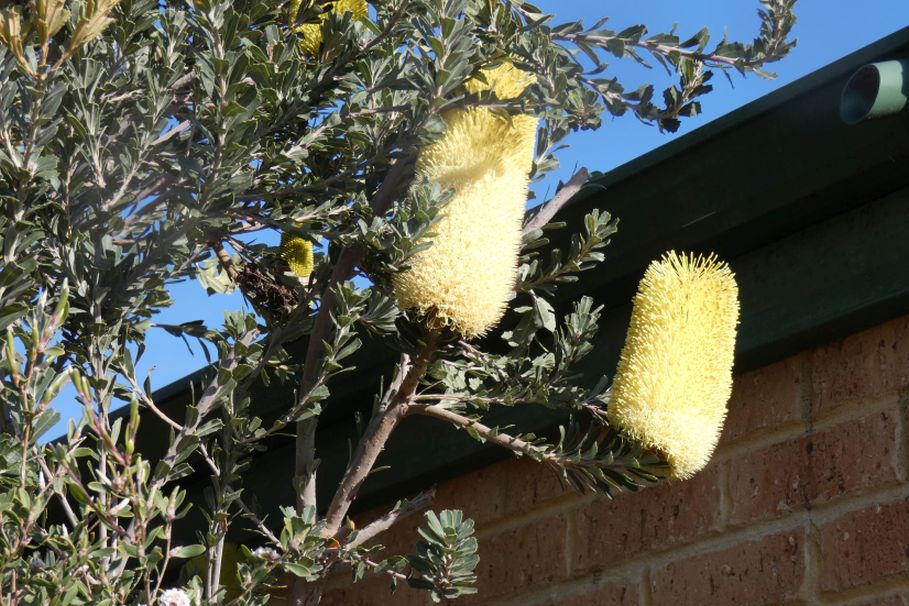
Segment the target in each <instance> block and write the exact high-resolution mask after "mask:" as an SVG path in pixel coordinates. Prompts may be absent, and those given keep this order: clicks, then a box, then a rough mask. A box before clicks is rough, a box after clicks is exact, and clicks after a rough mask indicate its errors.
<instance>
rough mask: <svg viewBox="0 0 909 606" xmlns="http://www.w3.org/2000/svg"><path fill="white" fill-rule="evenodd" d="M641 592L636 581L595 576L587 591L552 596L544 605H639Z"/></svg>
mask: <svg viewBox="0 0 909 606" xmlns="http://www.w3.org/2000/svg"><path fill="white" fill-rule="evenodd" d="M639 594H640V590H639V588H638V584H637V583H636V582H632V583H603V582H602V581H600V580H599V578H598V577H596V576H594V577H591V583H590V586H589V588H587V589H586V591H583V592H580V593H574V594H572V595H562V596H558V597H552V598H550V599H549V601H547V602H544V606H637V605H638V603H639V599H640V598H639V597H638V596H639Z"/></svg>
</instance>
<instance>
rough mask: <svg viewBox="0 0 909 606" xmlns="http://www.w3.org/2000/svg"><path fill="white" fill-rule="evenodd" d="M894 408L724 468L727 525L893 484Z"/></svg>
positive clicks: (895, 452) (739, 459) (896, 458)
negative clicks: (728, 507) (726, 470)
mask: <svg viewBox="0 0 909 606" xmlns="http://www.w3.org/2000/svg"><path fill="white" fill-rule="evenodd" d="M898 419H899V411H897V410H896V409H893V410H890V411H884V412H878V413H874V414H871V415H868V416H866V417H864V418H862V419H859V420H858V421H849V422H847V423H842V424H840V425H836V426H834V427H831V428H829V429H827V430H825V431H823V432H819V433H815V434H810V435H806V436H803V437H801V438H797V439H794V440H790V441H788V442H784V443H782V444H774V445H773V446H770V447H768V448H764V449H762V450H759V451H757V452H753V453H748V454H745V455H742V456H740V457H737V458H735V459H733V460H732V461H730V463H729V486H730V490H729V494H730V499H731V501H732V510H731V513H730V523H732V524H742V523H747V522H751V521H755V520H761V519H765V518H768V517H777V516H782V515H786V514H787V513H789V512H791V511H793V510H797V509H801V508H811V507H812V506H813V505H816V504H820V503H824V502H828V501H831V500H833V499H836V498H839V497H842V496H844V495H852V494H859V493H862V492H864V491H867V490H869V489H872V488H878V487H882V486H886V485H890V484H895V483H897V482H898V481H899V467H900V460H899V456H900V455H899V447H898V444H897V435H898V434H897V425H898Z"/></svg>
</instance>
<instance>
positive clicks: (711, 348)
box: [608, 251, 739, 478]
mask: <svg viewBox="0 0 909 606" xmlns="http://www.w3.org/2000/svg"><path fill="white" fill-rule="evenodd" d="M738 316H739V302H738V286H737V285H736V282H735V276H734V275H733V273H732V271H730V269H729V266H728V265H726V264H725V263H722V262H720V261H718V260H717V259H716V257H715V256H713V255H711V256H709V257H706V258H705V257H703V256H696V257H695V256H689V255H686V254H684V253H683V254H676V253H675V252H674V251H671V252H669V253H668V254H666V255H664V256H663V258H662V259H661V260H659V261H654V262H653V263H651V264H650V267H648V268H647V271H646V272H645V273H644V278H643V279H642V280H641V283H640V285H639V286H638V292H637V295H636V296H635V298H634V310H633V311H632V314H631V324H630V326H629V327H628V335H627V337H626V339H625V347H624V349H623V350H622V355H621V358H620V360H619V365H618V369H617V370H616V376H615V381H614V382H613V385H612V399H611V401H610V404H609V410H608V418H609V421H610V423H612V424H613V425H614V426H617V427H620V428H621V429H622V430H623V431H624V432H625V433H626V434H627V435H629V436H631V437H632V438H635V439H637V440H640V441H641V442H643V443H644V444H645V445H646V446H648V447H650V448H653V449H655V450H657V451H659V452H660V453H662V455H663V456H664V457H665V458H666V460H667V462H668V463H669V466H670V469H671V472H670V473H671V475H672V476H673V477H677V478H686V477H689V476H691V475H693V474H694V473H695V472H697V471H699V470H700V469H702V468H703V467H704V466H705V465H706V464H707V462H708V460H709V459H710V455H711V454H712V453H713V449H714V448H715V447H716V443H717V440H718V439H719V436H720V431H721V430H722V428H723V420H724V419H725V417H726V402H727V401H728V400H729V394H730V392H731V390H732V362H733V353H734V349H735V334H736V324H737V323H738Z"/></svg>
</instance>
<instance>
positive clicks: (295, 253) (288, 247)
mask: <svg viewBox="0 0 909 606" xmlns="http://www.w3.org/2000/svg"><path fill="white" fill-rule="evenodd" d="M281 258H282V259H284V261H285V262H286V263H287V264H288V265H289V266H290V270H291V271H292V272H294V275H296V276H299V277H301V278H308V277H309V274H311V273H312V269H313V256H312V242H310V241H309V240H307V239H306V238H300V237H299V236H291V235H288V234H281Z"/></svg>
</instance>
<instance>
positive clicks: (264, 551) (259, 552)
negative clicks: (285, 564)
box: [252, 547, 281, 564]
mask: <svg viewBox="0 0 909 606" xmlns="http://www.w3.org/2000/svg"><path fill="white" fill-rule="evenodd" d="M252 554H253V555H254V556H255V557H257V558H259V559H260V560H265V561H266V562H269V563H271V564H274V563H275V562H277V561H278V560H279V559H281V554H279V553H278V552H277V550H276V549H274V548H272V547H256V548H255V549H253V552H252Z"/></svg>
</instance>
